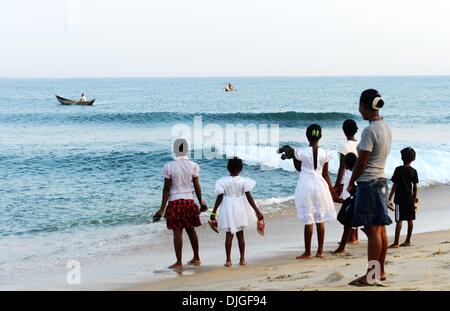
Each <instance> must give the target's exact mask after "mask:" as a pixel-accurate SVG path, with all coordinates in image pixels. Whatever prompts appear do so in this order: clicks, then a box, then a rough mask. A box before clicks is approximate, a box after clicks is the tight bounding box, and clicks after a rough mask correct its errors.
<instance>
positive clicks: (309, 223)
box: [279, 124, 339, 259]
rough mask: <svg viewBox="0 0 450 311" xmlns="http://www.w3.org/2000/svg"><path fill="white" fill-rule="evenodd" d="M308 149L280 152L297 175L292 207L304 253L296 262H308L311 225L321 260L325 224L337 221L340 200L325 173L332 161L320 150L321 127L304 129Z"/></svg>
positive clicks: (289, 149) (282, 149)
mask: <svg viewBox="0 0 450 311" xmlns="http://www.w3.org/2000/svg"><path fill="white" fill-rule="evenodd" d="M306 137H307V138H308V141H309V147H306V148H298V149H296V150H294V149H292V148H291V147H289V146H285V147H283V148H281V149H280V150H279V152H280V153H284V154H283V155H282V157H281V158H282V159H293V161H294V166H295V168H296V170H297V171H299V172H300V176H299V178H298V182H297V188H296V189H295V206H296V208H297V211H298V218H299V219H300V221H301V222H302V223H304V224H305V252H304V253H303V254H302V255H300V256H297V259H310V258H312V256H311V240H312V235H313V230H314V224H315V225H316V227H317V239H318V244H319V247H318V249H317V254H316V257H318V258H322V257H324V255H325V254H324V251H323V244H324V239H325V224H324V223H325V221H332V220H336V210H335V208H334V204H333V199H334V200H339V198H338V196H337V194H336V192H335V190H334V188H333V186H332V185H331V180H330V176H329V174H328V162H329V161H330V159H331V158H332V155H331V153H330V152H327V151H325V150H323V149H322V148H319V140H320V138H321V137H322V128H321V127H320V126H319V125H317V124H312V125H310V126H309V127H308V128H307V129H306Z"/></svg>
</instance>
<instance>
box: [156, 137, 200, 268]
mask: <svg viewBox="0 0 450 311" xmlns="http://www.w3.org/2000/svg"><path fill="white" fill-rule="evenodd" d="M173 151H174V154H175V156H176V158H175V159H174V160H173V161H171V162H169V163H167V164H166V165H164V169H163V176H164V188H163V195H162V202H161V208H160V209H159V211H158V212H157V213H156V214H155V215H154V216H153V219H154V220H155V221H158V220H159V219H160V218H161V217H162V215H164V210H166V205H167V210H166V213H165V218H166V221H167V229H170V230H173V242H174V248H175V255H176V258H177V261H176V262H175V263H174V264H173V265H171V266H170V267H169V268H171V269H181V268H182V267H183V263H182V248H183V229H185V230H186V232H187V234H188V236H189V240H190V242H191V245H192V250H193V252H194V257H193V258H192V260H190V261H189V262H188V264H190V265H195V266H199V265H200V256H199V246H198V238H197V233H196V231H195V227H198V226H200V225H201V222H200V217H199V215H200V213H201V212H204V211H206V210H207V207H206V203H205V201H204V200H203V199H202V190H201V187H200V181H199V177H198V176H199V172H200V168H199V166H198V164H197V163H195V162H193V161H191V160H189V159H188V157H187V154H188V143H187V141H186V140H185V139H177V140H176V141H175V142H174V144H173ZM194 191H195V194H196V196H197V199H198V202H199V203H200V205H201V209H199V208H198V206H197V205H196V204H195V202H194ZM167 202H168V204H167Z"/></svg>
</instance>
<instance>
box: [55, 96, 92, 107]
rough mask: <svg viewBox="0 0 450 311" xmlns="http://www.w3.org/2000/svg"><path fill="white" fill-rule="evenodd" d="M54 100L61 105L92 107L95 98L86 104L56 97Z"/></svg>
mask: <svg viewBox="0 0 450 311" xmlns="http://www.w3.org/2000/svg"><path fill="white" fill-rule="evenodd" d="M56 99H57V100H58V101H59V102H60V104H61V105H80V106H93V105H94V103H95V98H94V99H93V100H88V101H86V102H82V101H79V100H70V99H67V98H64V97H61V96H58V95H56Z"/></svg>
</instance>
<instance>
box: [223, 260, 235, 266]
mask: <svg viewBox="0 0 450 311" xmlns="http://www.w3.org/2000/svg"><path fill="white" fill-rule="evenodd" d="M232 265H233V264H232V262H231V261H227V262H225V264H224V266H225V267H231V266H232Z"/></svg>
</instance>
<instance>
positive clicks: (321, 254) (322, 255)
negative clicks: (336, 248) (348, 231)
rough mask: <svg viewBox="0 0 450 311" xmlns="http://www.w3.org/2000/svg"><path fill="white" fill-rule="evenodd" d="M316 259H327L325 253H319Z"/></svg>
mask: <svg viewBox="0 0 450 311" xmlns="http://www.w3.org/2000/svg"><path fill="white" fill-rule="evenodd" d="M316 257H317V258H323V257H325V253H324V252H320V253H319V252H317V254H316Z"/></svg>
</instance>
